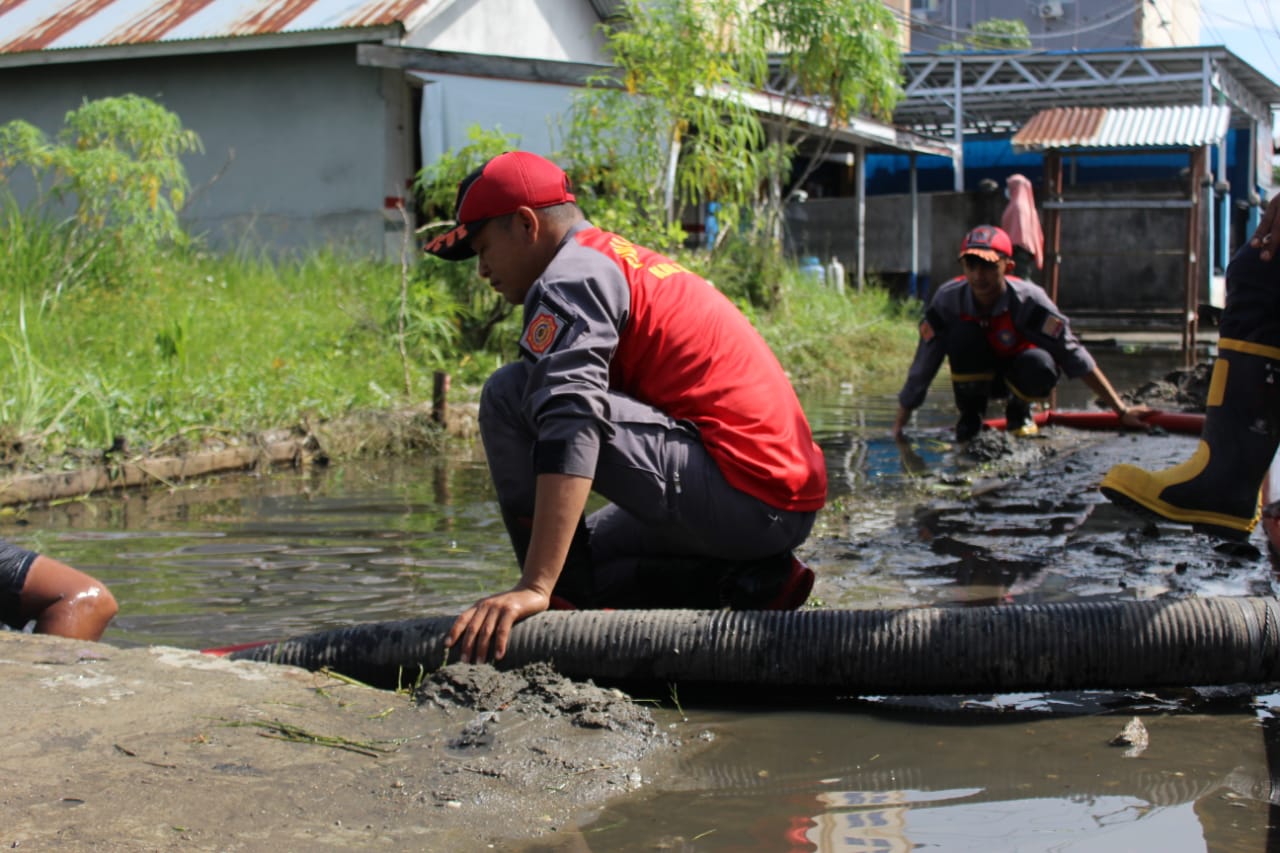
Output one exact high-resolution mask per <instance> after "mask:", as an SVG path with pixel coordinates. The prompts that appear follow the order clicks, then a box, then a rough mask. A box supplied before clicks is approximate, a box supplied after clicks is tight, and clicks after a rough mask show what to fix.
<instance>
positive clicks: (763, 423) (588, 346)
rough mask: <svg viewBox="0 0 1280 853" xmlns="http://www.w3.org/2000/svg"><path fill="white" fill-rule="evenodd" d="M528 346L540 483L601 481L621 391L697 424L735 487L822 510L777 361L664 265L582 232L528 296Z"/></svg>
mask: <svg viewBox="0 0 1280 853" xmlns="http://www.w3.org/2000/svg"><path fill="white" fill-rule="evenodd" d="M520 349H521V353H522V355H523V356H524V357H525V358H526V359H528V360H529V361H530V362H531V367H530V379H529V386H528V388H527V389H526V391H525V400H524V405H525V412H526V414H527V415H528V416H529V417H530V418H531V419H532V422H533V423H534V424H535V425H536V428H537V441H536V444H535V448H534V467H535V469H536V471H537V473H539V474H545V473H558V474H571V475H574V476H580V477H588V478H591V477H594V472H595V468H596V460H597V457H598V455H599V450H600V441H601V437H602V435H611V434H612V430H613V425H612V423H611V418H610V410H609V408H610V407H609V397H608V393H607V392H609V391H617V392H621V393H623V394H626V395H627V396H629V397H632V398H634V399H637V400H640V401H641V402H644V403H647V404H648V405H649V406H652V407H653V408H655V409H657V410H659V411H660V412H663V413H664V414H666V415H667V416H668V417H670V418H673V419H675V420H677V421H681V422H685V423H688V424H691V425H692V426H694V427H695V428H696V429H697V431H698V434H699V436H700V438H701V440H702V443H703V445H704V446H705V447H706V449H707V451H708V452H709V453H710V454H711V456H712V458H713V459H714V460H715V462H716V464H717V465H718V466H719V468H720V471H721V472H722V473H723V474H724V477H725V479H726V480H727V481H728V482H729V484H730V485H732V486H733V487H734V488H736V489H739V490H740V491H743V492H746V493H747V494H749V495H752V496H754V497H756V498H758V499H760V500H761V501H763V502H765V503H766V504H768V505H770V506H773V507H776V508H778V509H783V510H789V511H796V512H809V511H815V510H817V509H819V508H820V507H821V506H822V505H823V503H824V502H825V500H826V493H827V472H826V465H825V462H824V460H823V455H822V449H821V448H819V447H818V445H817V444H816V443H815V442H814V440H813V434H812V432H811V430H810V428H809V422H808V420H806V418H805V415H804V411H803V410H802V409H801V407H800V402H799V400H798V399H797V398H796V395H795V391H794V389H793V388H792V387H791V383H790V381H789V380H788V379H787V377H786V374H785V373H784V372H783V370H782V366H781V365H780V364H779V363H778V360H777V358H776V357H775V356H774V354H773V352H772V351H771V350H770V349H769V347H768V345H767V344H766V343H765V341H764V339H763V338H761V337H760V335H759V333H758V332H756V330H755V328H753V327H752V325H751V323H750V322H749V321H748V320H747V318H746V317H745V316H744V315H743V314H742V312H741V311H739V310H738V309H737V307H736V306H734V304H733V303H732V302H730V301H729V299H728V298H726V297H725V296H724V294H722V293H720V292H719V291H718V290H716V289H715V287H714V286H712V285H711V284H710V283H708V282H707V281H706V280H705V279H703V278H700V277H699V276H697V275H695V274H694V273H692V272H690V271H689V270H687V269H685V268H684V267H682V266H681V265H679V264H677V263H675V262H674V261H671V260H669V259H668V258H665V257H663V256H661V255H659V254H657V253H655V252H652V251H650V250H648V249H645V248H642V247H640V246H637V245H635V244H633V243H631V242H629V241H628V240H626V239H625V238H623V237H619V236H618V235H616V234H610V233H607V232H605V231H601V230H600V229H599V228H596V227H594V226H592V225H591V224H590V223H586V222H583V223H580V224H578V225H577V226H575V227H574V228H573V229H572V230H571V231H570V233H569V234H568V235H567V236H566V237H565V240H564V242H563V243H562V244H561V246H560V248H559V249H558V250H557V253H556V256H555V257H554V258H553V259H552V261H551V263H550V264H548V265H547V268H546V270H545V271H544V272H543V274H542V275H541V276H540V277H539V278H538V280H537V281H535V282H534V284H533V287H532V288H530V290H529V293H528V295H527V296H526V298H525V303H524V333H523V334H522V335H521V337H520Z"/></svg>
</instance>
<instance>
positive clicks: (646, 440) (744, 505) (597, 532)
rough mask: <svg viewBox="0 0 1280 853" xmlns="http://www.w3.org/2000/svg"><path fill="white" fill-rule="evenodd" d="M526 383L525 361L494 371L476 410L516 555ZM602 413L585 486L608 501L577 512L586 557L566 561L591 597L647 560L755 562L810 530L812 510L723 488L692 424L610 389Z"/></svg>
mask: <svg viewBox="0 0 1280 853" xmlns="http://www.w3.org/2000/svg"><path fill="white" fill-rule="evenodd" d="M527 381H528V366H527V365H526V364H525V363H524V362H515V363H512V364H508V365H506V366H504V367H502V368H499V369H498V370H497V371H496V372H495V373H494V374H493V375H492V376H491V377H490V378H489V380H488V381H487V382H486V383H485V386H484V391H483V392H482V394H481V397H480V415H479V421H480V438H481V441H482V442H483V443H484V449H485V456H486V458H487V459H488V462H489V471H490V474H491V475H492V476H493V483H494V488H495V489H496V490H497V493H498V504H499V506H500V507H501V508H502V513H503V519H504V521H505V522H506V524H507V530H508V532H509V533H510V534H511V538H512V543H513V545H514V546H515V549H516V555H517V558H518V559H520V560H521V561H523V558H524V554H525V550H526V548H527V545H528V524H529V520H530V519H532V517H533V504H534V494H535V485H536V475H535V473H534V469H533V447H534V443H535V441H536V438H537V431H536V428H535V425H534V424H533V423H532V421H531V420H530V419H529V417H528V414H527V412H525V410H524V408H523V402H524V399H525V386H526V384H527ZM607 411H608V414H609V421H610V423H609V425H608V426H607V427H606V428H604V429H603V430H602V435H601V447H600V456H599V460H598V462H597V466H596V472H595V479H594V482H593V486H592V487H593V490H594V491H595V492H596V493H598V494H599V495H601V496H602V497H604V498H605V499H606V500H608V501H609V503H608V504H606V505H605V506H604V507H602V508H601V509H598V510H596V511H595V512H593V513H591V515H590V516H589V517H588V518H587V519H586V533H587V535H586V537H585V538H586V539H587V540H588V543H589V544H588V545H587V547H589V554H588V555H585V557H584V555H582V554H581V553H578V554H571V555H570V560H569V562H570V563H572V562H574V561H575V560H576V561H579V562H581V561H583V560H584V559H585V561H586V562H587V563H589V565H590V567H591V569H590V570H591V573H592V575H593V584H592V585H593V587H594V592H595V593H596V597H599V598H601V599H603V600H604V601H605V602H606V603H610V599H613V598H615V597H617V596H624V597H625V595H626V593H625V589H626V588H627V587H629V586H630V585H632V584H636V583H640V582H642V580H643V579H642V578H641V577H639V575H640V574H642V573H643V571H644V568H645V566H646V565H652V564H653V563H654V562H655V561H654V560H653V559H652V558H655V557H698V558H711V559H712V560H727V561H739V560H741V561H747V560H756V559H760V558H764V557H769V556H772V555H777V554H783V553H785V552H787V551H790V550H791V549H793V548H795V547H796V546H798V545H799V544H801V543H802V542H803V541H804V540H805V537H807V536H808V535H809V531H810V530H811V529H812V527H813V521H814V517H815V515H816V513H814V512H788V511H785V510H779V509H775V508H774V507H771V506H769V505H768V504H766V503H764V502H763V501H761V500H759V499H757V498H754V497H752V496H751V495H748V494H746V493H745V492H741V491H738V490H737V489H735V488H733V487H732V486H730V485H729V484H728V483H727V482H726V481H725V479H724V476H723V475H722V474H721V473H720V469H719V468H718V467H717V466H716V464H715V461H714V460H713V459H712V458H711V456H710V454H708V453H707V451H706V448H704V447H703V446H702V443H701V441H700V440H699V438H698V434H697V430H696V429H694V428H693V427H692V426H691V425H689V424H684V423H680V422H677V421H675V420H673V419H671V418H670V417H668V416H667V415H665V414H663V413H662V412H660V411H658V410H657V409H655V408H653V407H652V406H648V405H646V404H644V403H641V402H639V401H637V400H634V399H632V398H631V397H627V396H625V395H623V394H618V393H614V392H610V393H609V394H608V397H607ZM582 547H583V543H581V542H576V543H575V548H577V549H579V550H580V549H581V548H582ZM645 558H649V559H648V560H646V559H645ZM566 570H568V563H566Z"/></svg>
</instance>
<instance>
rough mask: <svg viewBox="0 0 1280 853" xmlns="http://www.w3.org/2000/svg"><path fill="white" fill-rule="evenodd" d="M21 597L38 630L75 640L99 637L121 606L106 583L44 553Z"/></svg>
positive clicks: (24, 610) (33, 565)
mask: <svg viewBox="0 0 1280 853" xmlns="http://www.w3.org/2000/svg"><path fill="white" fill-rule="evenodd" d="M18 599H19V603H20V608H21V613H22V615H23V616H24V617H25V618H27V619H34V620H35V622H36V631H37V632H38V633H41V634H57V635H59V636H62V637H71V638H72V639H75V640H98V639H99V638H100V637H101V636H102V632H103V631H105V630H106V628H107V624H108V623H109V622H110V621H111V620H112V619H113V618H114V617H115V615H116V611H117V610H118V609H119V607H118V605H117V604H116V600H115V597H114V596H112V595H111V592H110V591H109V590H108V589H107V588H106V586H105V585H104V584H102V583H100V582H99V581H98V580H96V579H94V578H92V577H90V576H89V575H86V574H85V573H84V572H81V571H78V570H76V569H73V568H71V567H70V566H68V565H66V564H65V563H60V562H58V561H57V560H55V559H53V558H52V557H46V556H44V555H40V556H37V557H36V558H35V561H34V562H32V563H31V568H30V569H28V570H27V580H26V583H24V584H23V585H22V592H21V593H20V594H19V596H18Z"/></svg>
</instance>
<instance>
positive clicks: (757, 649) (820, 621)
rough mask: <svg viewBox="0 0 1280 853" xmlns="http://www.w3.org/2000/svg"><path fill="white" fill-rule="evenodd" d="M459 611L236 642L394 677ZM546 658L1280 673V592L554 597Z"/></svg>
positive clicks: (623, 671) (794, 681)
mask: <svg viewBox="0 0 1280 853" xmlns="http://www.w3.org/2000/svg"><path fill="white" fill-rule="evenodd" d="M453 620H454V616H453V615H447V616H437V617H428V618H423V619H409V620H403V621H398V622H381V623H373V624H365V625H355V626H352V627H349V628H339V629H335V630H332V631H325V632H321V633H316V634H309V635H305V636H300V637H296V638H293V639H287V640H282V641H279V642H274V643H268V644H265V645H262V646H257V647H253V648H249V649H245V650H241V651H238V652H234V653H233V654H232V655H230V656H231V657H232V658H235V659H240V660H246V659H247V660H259V661H274V662H277V663H283V664H291V665H294V666H301V667H305V668H307V669H321V668H328V669H332V670H334V671H336V672H340V673H343V674H345V675H348V676H350V677H352V678H357V679H360V680H362V681H365V682H367V683H370V684H375V685H379V686H391V687H394V686H398V685H401V684H412V683H413V682H414V681H416V680H417V679H418V678H419V677H420V675H421V673H423V672H426V673H430V672H432V671H434V670H436V669H438V668H439V667H441V666H443V665H444V664H445V663H446V662H448V661H447V660H446V656H445V649H444V644H443V640H444V637H445V634H446V632H447V631H448V630H449V627H450V626H451V625H452V624H453ZM454 657H455V658H456V656H454ZM535 661H549V662H551V663H552V664H553V665H554V666H555V668H556V669H557V670H558V671H559V672H561V673H562V674H564V675H566V676H569V677H572V678H579V679H586V678H592V679H596V680H601V681H658V682H676V683H680V682H690V683H692V682H712V683H725V684H740V685H781V686H795V687H811V688H831V689H834V690H837V691H839V692H842V693H846V694H850V695H854V694H862V695H868V694H883V693H891V694H930V693H932V694H944V693H996V692H1004V691H1014V690H1074V689H1090V688H1094V689H1108V688H1116V689H1143V688H1153V687H1173V686H1196V685H1210V684H1238V683H1243V684H1262V683H1266V682H1272V681H1276V680H1280V601H1278V600H1277V599H1275V598H1271V597H1221V598H1201V599H1187V600H1163V599H1157V600H1149V601H1128V600H1106V601H1075V602H1063V603H1054V604H1022V605H1004V606H983V607H921V608H913V609H897V610H799V611H787V612H764V611H709V610H630V611H628V610H618V611H599V610H579V611H554V612H552V611H549V612H546V613H541V614H539V615H537V616H534V617H532V618H530V619H527V620H525V621H524V622H521V623H520V624H518V625H516V626H515V628H514V629H513V630H512V632H511V638H510V643H509V645H508V649H507V655H506V657H505V658H504V659H503V660H502V661H501V662H500V664H499V665H500V666H501V668H503V669H514V668H517V667H520V666H523V665H525V664H528V663H532V662H535Z"/></svg>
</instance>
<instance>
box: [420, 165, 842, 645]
mask: <svg viewBox="0 0 1280 853" xmlns="http://www.w3.org/2000/svg"><path fill="white" fill-rule="evenodd" d="M454 218H455V221H456V223H457V225H456V227H454V228H452V229H451V230H450V231H448V232H446V233H444V234H441V235H439V236H437V237H435V238H434V239H433V240H431V241H430V242H429V243H428V244H427V245H426V246H425V247H424V248H425V251H426V252H428V253H429V254H432V255H435V256H437V257H440V258H443V259H445V260H453V261H456V260H463V259H466V258H470V257H475V258H477V264H478V266H477V271H478V273H479V275H480V277H481V278H484V279H487V280H488V282H489V284H490V286H492V287H493V288H494V290H496V291H497V292H498V293H500V294H501V295H502V296H503V297H504V298H505V299H506V300H507V301H509V302H511V303H512V304H514V305H519V306H522V309H523V326H522V332H521V335H520V339H519V352H520V359H519V360H518V361H516V362H514V363H511V364H508V365H505V366H503V367H500V368H499V369H498V370H497V371H496V372H495V373H494V374H493V375H492V376H491V377H490V378H489V379H488V380H487V381H486V383H485V386H484V389H483V391H482V393H481V398H480V413H479V424H480V437H481V441H482V443H483V445H484V449H485V456H486V458H487V461H488V464H489V470H490V474H491V475H492V478H493V483H494V487H495V491H496V492H497V498H498V504H499V507H500V509H501V511H502V515H503V520H504V522H505V525H506V527H507V532H508V534H509V536H510V538H511V541H512V545H513V547H514V550H515V553H516V558H517V560H518V561H519V563H520V568H521V575H520V579H519V581H518V582H517V583H516V584H515V586H514V587H513V588H511V589H509V590H507V591H505V592H501V593H498V594H496V595H490V596H487V597H485V598H483V599H481V600H480V601H479V602H477V603H476V604H475V605H473V606H472V607H470V608H468V609H467V610H466V611H464V612H463V613H462V614H461V615H460V616H459V617H458V618H457V620H456V621H455V622H454V624H453V626H452V628H451V629H450V631H449V634H448V636H447V638H446V644H447V645H449V646H451V647H453V646H456V647H457V650H458V652H459V655H460V657H461V659H462V660H463V661H467V662H471V661H484V660H486V659H487V658H489V657H490V655H492V657H493V658H494V659H500V658H501V657H502V656H503V655H504V654H505V652H506V647H507V641H508V638H509V636H510V632H511V628H512V626H513V625H514V624H515V623H516V622H518V621H519V620H521V619H524V618H526V617H528V616H531V615H533V614H535V613H539V612H542V611H544V610H547V609H548V608H551V607H553V606H554V607H561V608H564V607H604V608H635V607H685V608H696V609H710V608H719V607H724V606H729V607H733V608H735V609H793V608H795V607H798V606H800V605H801V604H802V603H803V602H804V601H805V599H806V598H807V597H808V595H809V592H810V590H811V588H812V586H813V572H812V571H811V570H810V569H809V568H808V567H807V566H805V565H804V564H803V563H802V562H800V561H799V560H798V559H796V558H795V556H794V553H793V552H794V549H795V548H796V547H797V546H799V545H800V544H801V543H802V542H804V540H805V538H806V537H807V536H808V535H809V531H810V530H811V529H812V527H813V522H814V518H815V516H816V513H817V511H818V509H819V508H821V507H822V506H823V504H824V503H825V501H826V491H827V475H826V466H825V462H824V460H823V454H822V450H821V448H819V447H818V445H817V444H816V443H815V442H814V440H813V434H812V431H811V430H810V427H809V423H808V421H807V419H806V417H805V415H804V412H803V411H802V409H801V407H800V403H799V400H798V399H797V398H796V395H795V391H794V390H793V389H792V387H791V384H790V381H789V380H788V379H787V377H786V374H785V373H784V372H783V370H782V367H781V365H780V364H779V363H778V361H777V359H776V357H775V356H774V355H773V353H772V351H771V350H770V349H769V347H768V345H767V344H766V343H765V341H764V339H763V338H761V337H760V335H759V334H758V333H757V332H756V330H755V329H754V328H753V327H752V325H751V323H750V322H749V321H748V320H747V318H746V317H745V316H744V315H743V314H742V312H741V311H739V310H738V309H737V307H736V306H734V305H733V303H732V302H731V301H730V300H729V299H728V298H726V297H725V296H724V295H723V294H722V293H720V292H719V291H718V290H716V289H715V287H714V286H712V285H711V284H710V283H708V282H707V281H706V280H705V279H703V278H701V277H699V276H697V275H695V274H694V273H693V272H691V271H689V270H688V269H686V268H684V267H683V266H681V265H680V264H678V263H676V262H674V261H672V260H670V259H668V258H665V257H663V256H661V255H659V254H657V253H656V252H653V251H651V250H649V249H646V248H643V247H641V246H637V245H635V244H633V243H631V242H630V241H628V240H627V239H625V238H624V237H621V236H619V235H617V234H611V233H608V232H605V231H602V230H601V229H599V228H596V227H595V226H593V225H591V223H590V222H588V221H587V220H586V219H585V218H584V216H583V213H582V210H581V209H580V208H579V207H578V205H577V203H576V200H575V197H574V195H573V193H572V192H571V190H570V187H569V181H568V178H567V176H566V175H565V173H564V172H563V171H561V169H560V168H559V167H558V166H556V165H555V164H553V163H551V162H550V161H548V160H546V159H544V158H542V157H539V156H537V155H535V154H531V153H528V152H523V151H512V152H507V153H505V154H501V155H499V156H497V157H495V158H493V159H491V160H489V161H488V162H487V163H485V164H484V165H483V166H482V167H480V168H479V169H477V170H475V171H474V172H472V173H471V174H470V175H468V176H467V177H466V178H465V179H464V180H463V181H462V182H461V184H460V185H459V188H458V195H457V200H456V214H455V217H454ZM593 491H594V492H595V493H597V494H598V495H600V496H602V497H604V498H605V499H606V500H607V501H608V503H607V504H606V505H604V506H603V507H601V508H600V509H597V510H596V511H594V512H592V513H591V514H590V515H589V516H588V515H586V514H585V509H586V505H587V500H588V496H589V495H590V493H591V492H593Z"/></svg>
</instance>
